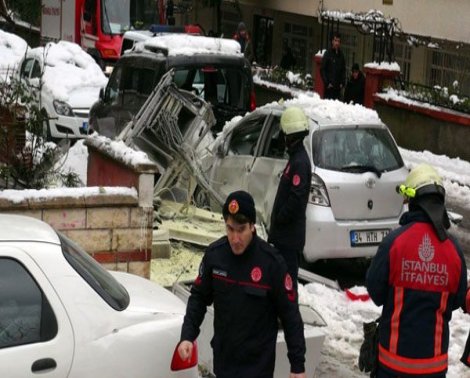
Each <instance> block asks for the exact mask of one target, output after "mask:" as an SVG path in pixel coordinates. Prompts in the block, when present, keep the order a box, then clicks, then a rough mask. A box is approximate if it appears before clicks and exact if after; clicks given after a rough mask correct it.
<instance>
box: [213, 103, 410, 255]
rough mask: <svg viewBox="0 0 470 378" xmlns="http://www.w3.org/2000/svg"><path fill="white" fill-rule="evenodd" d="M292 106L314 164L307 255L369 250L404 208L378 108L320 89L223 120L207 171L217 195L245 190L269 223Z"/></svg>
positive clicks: (395, 155)
mask: <svg viewBox="0 0 470 378" xmlns="http://www.w3.org/2000/svg"><path fill="white" fill-rule="evenodd" d="M291 105H296V106H300V107H302V108H303V109H304V110H305V112H306V114H307V116H308V117H309V122H310V134H309V135H308V136H307V137H306V138H305V140H304V144H305V147H306V150H307V152H308V154H309V156H310V159H311V164H312V183H311V189H310V197H309V202H308V206H307V211H306V217H307V232H306V244H305V249H304V258H305V260H306V261H308V262H313V261H316V260H318V259H331V258H353V257H367V256H373V255H374V254H375V252H376V250H377V245H378V244H379V243H380V242H381V241H382V239H383V238H384V236H386V235H387V234H388V233H389V232H390V230H392V229H393V228H396V227H397V226H398V220H399V218H400V216H401V214H402V213H403V211H404V210H405V208H404V204H403V199H402V198H401V197H400V196H399V195H398V194H397V193H396V190H395V188H396V186H397V185H398V184H400V183H402V182H403V181H404V180H405V178H406V175H407V173H408V170H407V169H406V168H405V166H404V163H403V159H402V157H401V156H400V153H399V151H398V148H397V145H396V143H395V140H394V139H393V137H392V135H391V133H390V131H389V130H388V128H387V126H386V125H385V124H383V123H382V122H381V121H380V119H379V118H378V116H377V113H376V112H374V111H372V110H369V109H365V108H363V107H361V106H353V105H346V104H342V103H339V102H338V101H325V100H320V99H319V98H318V97H317V96H314V97H312V98H307V97H306V96H304V97H303V98H302V99H294V100H290V101H288V102H286V103H284V104H278V103H272V104H269V105H266V106H264V107H261V108H259V109H257V110H255V111H253V112H252V113H249V114H248V115H246V116H245V117H243V118H241V119H237V120H234V121H232V122H231V123H229V124H227V125H226V126H225V128H224V130H223V132H222V133H221V135H219V137H218V138H217V140H216V141H215V144H214V147H213V151H214V156H215V158H214V160H213V161H211V168H210V173H209V176H210V177H209V178H210V182H211V186H212V187H213V188H214V189H216V190H217V191H218V192H219V193H220V194H221V195H222V196H226V195H227V194H229V193H230V192H231V191H233V190H238V189H244V190H247V191H248V192H250V193H251V194H252V195H253V197H254V199H255V203H256V207H257V212H258V216H259V217H260V219H261V221H262V222H263V223H264V224H265V225H266V226H267V227H268V228H269V220H270V215H271V208H272V205H273V202H274V197H275V195H276V191H277V187H278V184H279V178H280V175H281V173H282V171H283V169H284V167H285V165H286V163H287V159H288V156H287V153H286V151H285V148H284V143H283V136H282V134H281V133H280V128H279V121H280V116H281V114H282V111H283V110H284V109H285V108H286V107H287V106H291Z"/></svg>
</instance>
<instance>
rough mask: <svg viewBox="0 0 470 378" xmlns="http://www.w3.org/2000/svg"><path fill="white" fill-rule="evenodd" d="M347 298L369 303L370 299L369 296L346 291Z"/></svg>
mask: <svg viewBox="0 0 470 378" xmlns="http://www.w3.org/2000/svg"><path fill="white" fill-rule="evenodd" d="M344 292H345V293H346V296H347V297H348V298H349V299H350V300H352V301H363V302H365V301H368V300H369V299H370V296H369V294H354V293H353V292H352V291H351V290H349V289H346V290H345V291H344Z"/></svg>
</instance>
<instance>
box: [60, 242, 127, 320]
mask: <svg viewBox="0 0 470 378" xmlns="http://www.w3.org/2000/svg"><path fill="white" fill-rule="evenodd" d="M58 235H59V238H60V241H61V244H62V253H63V254H64V257H65V259H66V260H67V261H68V262H69V264H70V265H71V266H72V267H73V268H74V269H75V270H76V271H77V273H78V274H79V275H80V276H81V277H82V278H83V279H84V280H85V281H86V282H87V283H88V284H89V285H90V286H91V287H92V288H93V290H95V291H96V292H97V293H98V294H99V295H100V296H101V297H102V298H103V299H104V300H105V301H106V302H107V303H108V304H109V305H110V306H111V307H112V308H114V309H115V310H118V311H122V310H124V309H126V308H127V306H128V305H129V301H130V298H129V294H128V293H127V290H126V289H125V288H124V286H122V285H121V284H120V283H119V282H118V281H117V280H116V279H115V278H114V277H113V276H112V275H111V274H110V273H109V272H108V271H107V270H106V269H104V268H103V267H102V266H101V265H100V264H99V263H98V262H97V261H96V260H95V259H93V258H92V257H91V256H90V255H89V254H88V253H86V252H85V251H83V250H82V249H81V248H80V247H79V246H78V245H77V244H75V243H74V242H73V241H71V240H70V239H69V238H67V237H66V236H65V235H63V234H61V233H58Z"/></svg>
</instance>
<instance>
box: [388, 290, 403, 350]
mask: <svg viewBox="0 0 470 378" xmlns="http://www.w3.org/2000/svg"><path fill="white" fill-rule="evenodd" d="M402 309H403V288H402V287H396V288H395V294H394V298H393V314H392V320H391V322H390V351H391V352H392V353H397V345H398V336H399V334H400V315H401V310H402Z"/></svg>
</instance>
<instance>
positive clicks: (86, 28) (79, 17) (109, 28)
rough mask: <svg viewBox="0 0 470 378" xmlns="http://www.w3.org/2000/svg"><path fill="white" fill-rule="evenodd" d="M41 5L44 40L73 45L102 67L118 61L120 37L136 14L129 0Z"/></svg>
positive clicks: (59, 0)
mask: <svg viewBox="0 0 470 378" xmlns="http://www.w3.org/2000/svg"><path fill="white" fill-rule="evenodd" d="M41 2H42V12H41V16H42V17H41V37H42V39H43V41H48V40H66V41H71V42H75V43H77V44H79V45H81V46H82V47H83V48H84V49H85V50H86V51H87V52H88V53H89V54H90V55H92V56H93V57H94V58H95V59H96V61H97V62H98V63H99V64H100V65H101V66H102V67H103V68H104V67H105V65H107V64H108V63H110V64H112V63H113V62H115V61H116V60H117V59H118V58H119V55H120V52H121V45H122V35H123V34H124V32H125V31H127V30H130V29H131V21H132V20H131V13H135V10H133V9H131V0H41ZM155 13H156V9H155ZM133 18H135V16H134V17H133Z"/></svg>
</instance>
